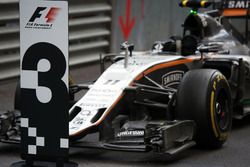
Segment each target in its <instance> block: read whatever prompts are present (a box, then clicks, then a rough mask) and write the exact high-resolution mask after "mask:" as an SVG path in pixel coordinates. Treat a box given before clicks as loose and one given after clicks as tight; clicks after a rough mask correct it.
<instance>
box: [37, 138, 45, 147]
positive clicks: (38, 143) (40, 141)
mask: <svg viewBox="0 0 250 167" xmlns="http://www.w3.org/2000/svg"><path fill="white" fill-rule="evenodd" d="M36 145H37V146H40V147H44V146H45V142H44V137H36Z"/></svg>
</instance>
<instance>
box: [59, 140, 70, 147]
mask: <svg viewBox="0 0 250 167" xmlns="http://www.w3.org/2000/svg"><path fill="white" fill-rule="evenodd" d="M60 148H69V139H60Z"/></svg>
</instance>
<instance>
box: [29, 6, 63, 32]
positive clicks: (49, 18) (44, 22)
mask: <svg viewBox="0 0 250 167" xmlns="http://www.w3.org/2000/svg"><path fill="white" fill-rule="evenodd" d="M46 9H48V10H46ZM59 10H60V8H57V7H51V8H47V7H37V8H36V10H35V12H34V13H33V15H32V16H31V18H30V19H29V22H28V23H27V24H26V26H25V28H34V29H51V28H52V26H53V22H54V21H55V19H56V16H57V14H58V12H59ZM46 11H47V12H46Z"/></svg>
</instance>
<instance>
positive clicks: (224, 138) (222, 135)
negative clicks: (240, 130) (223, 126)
mask: <svg viewBox="0 0 250 167" xmlns="http://www.w3.org/2000/svg"><path fill="white" fill-rule="evenodd" d="M228 136H229V134H228V133H224V134H221V135H220V138H219V140H220V141H225V140H227V138H228Z"/></svg>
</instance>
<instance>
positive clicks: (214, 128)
mask: <svg viewBox="0 0 250 167" xmlns="http://www.w3.org/2000/svg"><path fill="white" fill-rule="evenodd" d="M210 114H211V121H212V128H213V131H214V134H215V137H218V136H219V134H218V131H217V129H216V125H215V120H214V91H212V93H211V101H210Z"/></svg>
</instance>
